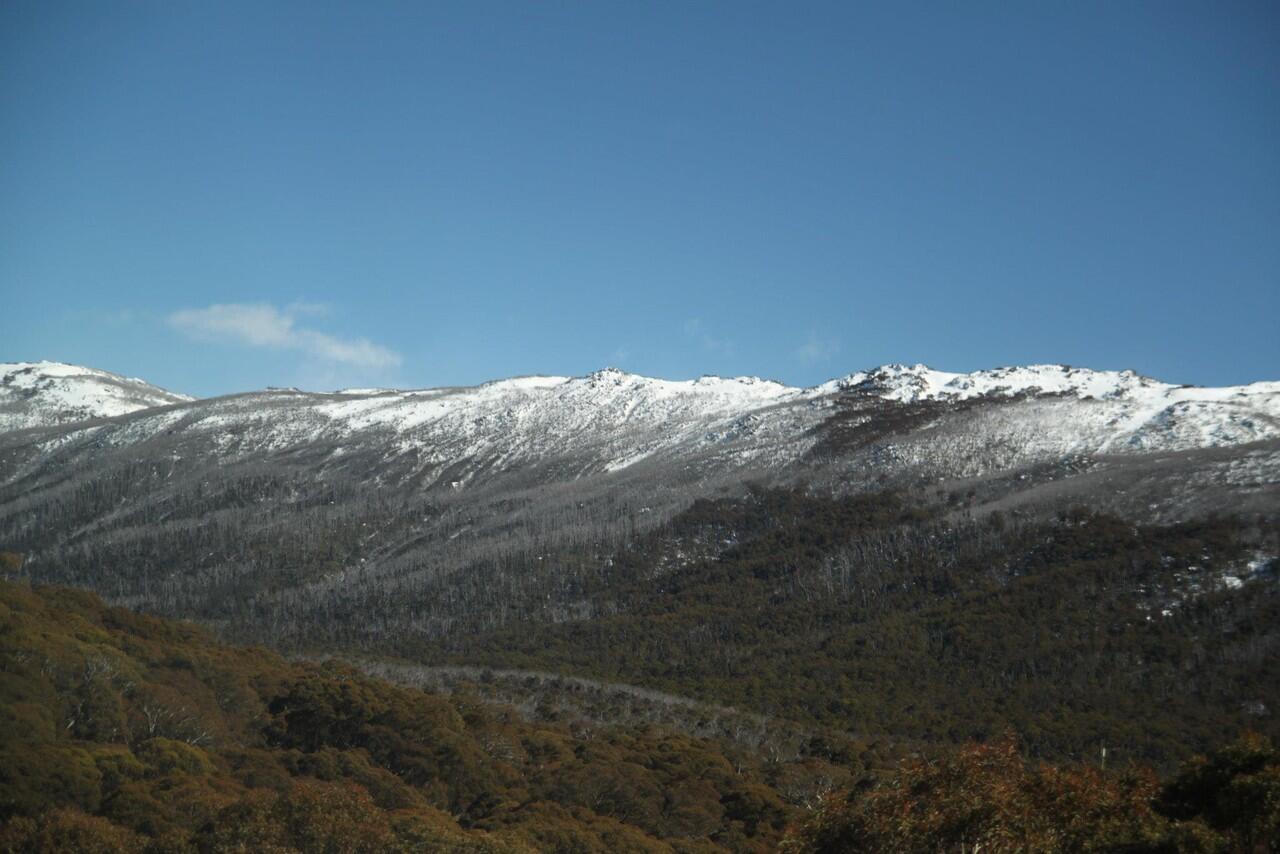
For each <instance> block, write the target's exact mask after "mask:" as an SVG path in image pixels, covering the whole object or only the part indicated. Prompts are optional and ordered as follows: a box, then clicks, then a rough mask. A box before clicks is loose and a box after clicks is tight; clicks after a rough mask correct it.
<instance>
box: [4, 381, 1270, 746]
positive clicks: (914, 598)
mask: <svg viewBox="0 0 1280 854" xmlns="http://www.w3.org/2000/svg"><path fill="white" fill-rule="evenodd" d="M1275 385H1276V384H1275V383H1257V384H1254V385H1252V386H1244V387H1239V388H1230V389H1201V388H1193V387H1185V386H1175V385H1170V384H1166V383H1161V382H1158V381H1155V380H1151V379H1148V378H1144V377H1140V376H1138V375H1136V374H1133V373H1131V372H1103V371H1090V370H1085V369H1073V368H1065V367H1062V366H1031V367H1024V368H1009V369H999V370H995V371H985V372H977V373H974V374H946V373H942V372H938V371H933V370H930V369H928V368H925V367H923V366H914V367H908V366H887V367H884V368H879V369H876V370H873V371H866V372H860V373H856V374H851V375H849V376H847V377H845V378H843V379H840V380H835V381H832V382H831V383H826V384H823V385H821V386H817V387H814V388H810V389H797V388H789V387H786V386H783V385H780V384H778V383H773V382H769V381H765V380H758V379H752V378H739V379H720V378H703V379H700V380H693V381H685V382H670V381H664V380H653V379H649V378H645V377H637V376H634V375H629V374H624V373H622V372H619V371H613V370H607V371H602V372H598V373H596V374H592V375H590V376H587V377H578V378H565V377H533V378H521V379H513V380H503V381H499V382H495V383H490V384H488V385H485V386H480V387H477V388H470V389H435V390H426V391H409V392H399V391H359V392H354V391H353V392H343V393H334V394H308V393H303V392H297V391H289V390H274V391H267V392H259V393H250V394H244V395H234V396H229V397H224V398H215V399H210V400H200V401H190V402H184V403H176V404H166V405H164V406H161V407H159V408H152V409H143V410H139V411H137V412H133V413H127V414H123V415H119V416H116V417H113V418H111V419H108V420H100V421H93V422H83V423H80V424H73V425H64V426H58V427H49V428H44V429H40V430H24V431H15V432H9V433H0V546H3V547H4V548H5V549H8V550H11V551H14V552H18V553H21V554H22V555H23V564H22V569H21V574H22V576H23V577H24V578H26V579H30V580H33V581H37V582H52V583H64V584H75V585H80V586H84V587H89V588H92V589H96V590H98V591H100V592H102V593H103V594H104V595H106V596H108V597H109V598H110V599H111V601H112V602H113V603H115V604H123V605H128V606H130V607H136V608H142V609H146V610H149V611H152V612H157V613H160V614H164V615H168V616H178V617H187V618H195V619H198V620H200V621H202V622H204V623H206V624H207V625H209V626H212V627H214V628H215V629H216V630H217V631H218V632H219V633H220V634H221V635H222V636H223V637H225V638H229V639H235V640H241V641H252V642H258V643H264V644H267V645H269V646H274V647H277V648H280V649H286V650H293V651H300V652H304V653H306V654H309V655H325V654H330V653H334V652H341V653H345V654H348V655H357V656H360V657H361V658H362V659H365V660H375V659H380V658H385V657H387V656H393V657H397V658H398V659H400V660H401V661H402V662H404V663H405V664H406V665H409V666H425V667H428V668H455V669H456V668H462V669H465V668H469V667H475V666H483V667H486V668H490V669H492V670H495V671H511V672H515V673H522V672H536V673H551V674H560V675H565V676H577V677H584V678H587V679H590V680H596V681H600V682H603V683H608V684H615V683H617V684H622V685H626V686H633V687H635V688H637V689H652V690H658V691H662V692H666V693H669V694H674V695H678V696H680V697H684V698H692V699H695V700H698V701H700V702H703V703H709V704H713V705H724V706H733V707H737V708H739V709H741V710H742V711H743V712H745V713H751V714H764V715H770V716H773V717H775V718H785V719H789V720H791V721H793V722H795V723H797V724H799V725H803V726H817V727H824V728H830V729H831V730H833V731H837V732H853V733H858V734H859V735H860V736H874V737H875V738H881V739H907V740H911V739H919V740H922V741H925V742H954V741H959V740H963V739H965V738H969V737H979V738H986V737H990V736H992V735H995V734H997V733H998V732H1000V731H1001V729H1002V728H1003V727H1006V726H1011V727H1013V728H1015V729H1016V730H1017V731H1019V732H1020V733H1023V734H1024V737H1025V739H1026V744H1027V746H1028V748H1029V749H1030V750H1032V751H1034V752H1035V753H1036V754H1037V755H1042V756H1047V757H1056V758H1078V757H1079V756H1081V755H1083V754H1084V752H1086V751H1087V750H1090V749H1092V748H1091V747H1090V745H1092V744H1095V743H1096V742H1097V741H1098V740H1101V739H1106V740H1108V742H1109V743H1111V744H1112V745H1113V746H1114V747H1116V748H1117V749H1123V750H1124V751H1127V755H1130V756H1132V757H1133V758H1143V759H1146V760H1149V761H1151V762H1154V763H1157V764H1159V765H1161V767H1169V766H1170V764H1171V763H1173V762H1176V761H1178V760H1179V759H1181V758H1184V757H1185V756H1187V755H1189V754H1190V753H1191V752H1194V751H1196V750H1203V749H1206V748H1207V747H1209V746H1210V745H1211V744H1212V743H1213V738H1214V734H1215V733H1216V732H1219V731H1226V730H1232V729H1238V728H1240V727H1242V726H1256V727H1257V728H1261V729H1263V730H1264V731H1268V732H1272V731H1274V727H1273V721H1274V714H1275V712H1274V710H1275V709H1277V708H1280V697H1277V696H1276V695H1275V692H1274V689H1273V688H1272V687H1271V686H1274V685H1275V684H1280V678H1277V674H1276V673H1275V672H1274V666H1273V664H1272V662H1273V660H1274V656H1271V655H1270V654H1269V652H1268V651H1269V650H1272V649H1274V646H1275V642H1276V641H1275V630H1274V628H1273V627H1274V625H1275V623H1276V614H1275V608H1276V601H1277V596H1276V591H1277V583H1276V571H1275V559H1276V557H1277V555H1280V542H1277V533H1276V531H1277V527H1278V526H1277V519H1280V438H1276V436H1277V430H1276V417H1275V412H1276V408H1277V406H1280V393H1278V392H1277V390H1276V387H1275ZM436 672H444V671H436ZM499 682H502V685H501V687H502V691H501V692H498V691H496V683H493V684H494V685H495V696H496V695H497V694H499V693H500V694H501V696H502V698H503V699H505V700H510V701H512V702H517V703H522V702H525V699H526V698H522V697H521V696H520V694H519V690H517V689H518V683H519V682H520V680H519V679H518V678H515V677H512V678H511V679H509V680H505V681H504V680H499ZM903 685H911V686H913V687H912V690H911V691H906V690H905V689H904V688H903V687H902V686H903ZM1081 696H1083V697H1084V698H1085V699H1084V700H1079V699H1078V698H1079V697H1081ZM1152 696H1156V697H1159V701H1158V702H1152V701H1151V700H1150V699H1149V698H1151V697H1152ZM1073 697H1075V698H1077V699H1073ZM1080 703H1083V705H1080ZM1064 706H1065V707H1067V708H1068V709H1073V711H1071V712H1070V713H1068V714H1065V715H1064V714H1062V713H1061V709H1062V708H1063V707H1064ZM1099 710H1101V711H1099ZM1259 710H1261V711H1259Z"/></svg>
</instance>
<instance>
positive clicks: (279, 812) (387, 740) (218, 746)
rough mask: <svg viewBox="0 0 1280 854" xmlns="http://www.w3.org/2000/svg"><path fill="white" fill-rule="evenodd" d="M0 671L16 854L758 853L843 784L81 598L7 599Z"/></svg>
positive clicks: (0, 777) (7, 835) (812, 770)
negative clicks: (527, 716) (796, 795)
mask: <svg viewBox="0 0 1280 854" xmlns="http://www.w3.org/2000/svg"><path fill="white" fill-rule="evenodd" d="M0 660H2V661H3V668H2V669H0V698H2V701H0V714H3V716H4V719H5V720H4V726H3V727H0V755H2V756H3V757H4V761H3V762H0V823H3V822H5V821H6V820H9V823H8V825H7V827H0V850H5V851H9V850H37V846H36V845H34V840H38V839H40V838H42V835H43V838H44V839H45V840H46V841H45V843H44V847H43V848H41V849H39V850H67V849H68V848H70V849H73V850H102V851H141V850H142V848H143V847H144V846H145V845H150V846H151V847H149V848H148V849H147V850H155V851H185V850H201V851H245V850H251V851H265V850H274V851H291V850H303V851H324V850H342V851H353V852H354V851H369V852H373V851H391V850H405V851H410V850H412V851H422V850H428V851H436V850H439V851H444V850H448V851H477V852H479V851H494V852H497V851H504V852H505V851H540V850H551V849H555V850H566V851H568V850H573V851H653V852H659V851H717V850H736V851H753V850H758V851H763V850H769V849H770V848H772V847H773V844H774V843H776V841H777V840H778V839H779V838H780V835H781V832H782V830H783V828H784V826H785V825H786V823H787V822H788V821H789V820H790V819H792V818H794V817H795V816H797V815H798V811H797V810H796V807H795V806H794V805H793V804H792V803H788V802H787V801H786V800H784V798H783V796H782V794H781V793H780V791H779V789H778V784H781V783H782V782H783V781H784V780H785V781H787V783H788V785H790V786H791V787H792V788H796V787H800V790H803V787H804V786H806V785H807V786H809V787H810V788H809V790H810V791H811V792H812V791H815V789H814V787H816V786H818V785H820V784H821V783H820V781H822V780H825V779H833V776H832V775H833V774H834V775H835V777H834V779H840V778H841V774H842V772H840V770H839V769H836V768H835V767H834V766H831V765H830V764H829V763H824V762H822V761H820V760H815V759H810V760H807V761H805V762H803V763H790V764H788V765H786V766H785V767H784V766H778V765H775V766H773V767H771V768H766V767H764V765H763V764H762V763H760V762H758V761H757V760H755V759H754V758H752V757H751V756H749V755H746V754H744V753H742V752H740V751H739V752H736V753H727V752H726V751H725V749H724V748H722V747H720V746H719V745H717V744H716V743H714V742H710V741H706V740H698V739H690V738H687V737H684V736H681V735H679V734H677V733H672V732H667V731H662V730H659V729H654V728H651V727H635V728H629V729H625V728H612V729H597V728H595V727H592V726H577V727H575V726H574V725H573V724H572V722H566V723H562V724H541V725H532V724H529V723H528V722H526V721H524V720H522V719H521V718H520V717H519V716H517V715H515V714H514V713H513V712H512V711H511V710H510V709H504V708H502V707H497V706H490V705H486V704H483V703H480V702H478V701H476V700H475V699H474V698H471V699H468V698H467V697H465V696H455V697H454V698H452V699H451V698H448V697H444V696H439V695H431V694H425V693H422V692H420V691H416V690H413V689H408V688H400V687H396V686H394V685H391V684H389V683H386V682H381V681H378V680H374V679H370V678H367V677H365V676H362V675H361V674H360V673H359V672H357V671H355V670H353V669H351V668H349V667H346V666H343V665H341V664H337V663H329V664H298V663H291V662H288V661H285V660H284V659H282V658H280V657H279V656H277V655H275V654H272V653H269V652H266V651H265V650H262V649H252V648H236V647H226V646H222V645H219V644H217V643H216V642H214V641H213V640H212V638H211V637H210V636H209V635H208V634H206V633H205V632H203V631H201V630H199V629H196V628H194V627H192V626H189V625H183V624H178V623H169V622H165V621H162V620H157V619H154V618H151V617H144V616H139V615H136V614H132V613H130V612H128V611H124V610H121V609H113V608H108V607H106V606H105V605H103V603H102V602H101V601H99V600H98V599H97V598H96V597H94V596H92V595H90V594H86V593H82V592H77V591H72V590H68V589H59V588H41V589H32V588H28V587H25V586H19V585H14V584H8V583H0ZM843 775H844V776H847V772H844V774H843ZM806 781H807V782H806ZM24 817H35V818H42V819H43V829H41V827H42V826H41V825H39V824H32V823H24V821H25V819H24ZM23 839H26V840H27V842H25V843H23V842H21V840H23ZM15 845H16V847H14V846H15Z"/></svg>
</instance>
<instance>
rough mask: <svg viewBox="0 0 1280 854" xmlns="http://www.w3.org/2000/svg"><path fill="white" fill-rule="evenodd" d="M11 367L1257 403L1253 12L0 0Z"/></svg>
mask: <svg viewBox="0 0 1280 854" xmlns="http://www.w3.org/2000/svg"><path fill="white" fill-rule="evenodd" d="M0 316H3V318H4V323H3V335H2V336H0V361H19V360H32V359H42V358H45V359H56V360H61V361H71V362H78V363H84V364H89V365H93V366H96V367H101V368H105V369H108V370H113V371H116V372H120V373H126V374H130V375H138V376H143V377H145V378H147V379H149V380H152V381H153V382H157V383H159V384H161V385H164V386H167V387H170V388H174V389H176V390H180V391H186V392H189V393H193V394H200V395H207V394H215V393H221V392H228V391H235V390H246V389H251V388H260V387H263V386H266V385H300V386H303V387H310V388H321V389H323V388H334V387H338V386H349V385H403V386H428V385H446V384H470V383H475V382H479V381H483V380H486V379H492V378H496V377H502V376H508V375H513V374H522V373H560V374H580V373H585V372H588V371H591V370H594V369H596V368H600V367H603V366H605V365H615V366H617V367H620V368H623V369H625V370H629V371H635V372H639V373H646V374H650V375H657V376H666V377H673V378H679V377H691V376H697V375H699V374H703V373H718V374H726V375H743V374H755V375H761V376H767V377H772V378H776V379H780V380H783V381H786V382H790V383H795V384H810V383H814V382H817V381H820V380H823V379H827V378H829V377H832V376H837V375H841V374H844V373H848V372H851V371H853V370H857V369H860V368H865V367H869V366H872V365H876V364H880V363H884V362H911V363H914V362H926V363H928V364H931V365H933V366H934V367H937V368H942V369H947V370H973V369H977V368H983V367H995V366H998V365H1005V364H1015V363H1027V362H1065V363H1069V364H1076V365H1086V366H1091V367H1103V368H1134V369H1136V370H1139V371H1141V372H1143V373H1148V374H1152V375H1155V376H1158V377H1161V378H1163V379H1167V380H1171V381H1177V382H1192V383H1201V384H1227V383H1238V382H1248V381H1252V380H1258V379H1278V378H1280V4H1277V3H1275V2H1259V3H1238V2H1216V1H1215V2H1203V3H1181V2H1170V1H1168V0H1160V2H1152V3H1140V2H1101V3H1085V2H1063V3H1049V2H1030V3H999V4H991V5H985V4H982V3H978V2H973V3H970V2H965V3H928V4H911V3H899V2H887V3H883V4H867V3H852V2H838V3H831V4H821V3H793V2H776V3H766V4H756V3H748V2H742V0H734V2H727V3H709V2H696V1H695V0H679V1H678V2H670V3H659V2H652V3H651V2H643V3H636V2H594V0H593V1H592V2H581V3H572V2H567V3H557V2H538V3H531V2H521V3H510V4H506V3H489V2H481V1H480V0H460V2H456V3H428V2H413V3H404V4H401V3H390V2H368V3H363V2H361V3H356V2H351V3H326V2H314V0H310V1H309V2H300V3H285V2H274V3H272V2H263V0H253V2H222V1H221V0H220V2H216V3H215V2H181V1H180V2H165V1H164V0H155V2H147V3H132V2H111V3H104V2H98V0H93V2H56V3H50V2H45V0H37V2H26V0H6V2H4V3H2V4H0Z"/></svg>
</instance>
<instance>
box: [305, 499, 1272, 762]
mask: <svg viewBox="0 0 1280 854" xmlns="http://www.w3.org/2000/svg"><path fill="white" fill-rule="evenodd" d="M963 501H964V497H963V496H958V497H952V498H951V499H948V498H947V497H946V496H943V497H942V500H941V501H939V502H936V503H933V504H923V503H920V502H916V501H908V500H904V499H902V498H899V497H896V496H894V495H893V494H889V493H882V494H876V495H869V496H867V495H863V496H854V497H846V498H831V497H821V496H814V495H809V494H805V493H804V492H801V491H799V490H776V489H758V490H753V491H751V492H750V493H749V494H747V495H746V496H744V497H741V498H724V499H719V500H714V501H708V500H704V501H699V502H695V503H694V504H693V505H692V506H691V507H690V508H689V509H688V510H687V511H685V512H684V513H682V514H680V515H678V516H677V517H676V518H675V519H674V520H673V522H672V523H671V524H670V525H669V526H666V527H664V528H663V529H661V530H659V531H655V532H654V533H652V534H649V535H647V536H643V537H639V538H636V539H635V540H634V541H632V543H631V544H630V545H629V546H628V547H627V548H625V549H621V550H618V551H617V552H616V553H614V554H613V555H612V556H611V557H610V558H609V559H608V565H607V567H606V568H604V569H603V570H601V569H599V567H597V571H596V572H594V573H588V572H585V571H583V572H581V573H578V574H577V578H579V579H580V581H579V584H580V587H579V591H578V594H579V595H580V596H581V597H582V598H583V600H584V601H587V602H590V603H591V613H589V614H584V615H582V616H579V617H578V618H576V619H559V620H551V619H545V618H543V619H536V618H526V619H516V620H512V621H510V622H509V623H508V624H506V625H504V626H502V627H500V628H498V629H496V630H493V631H488V632H483V631H481V632H468V631H459V632H456V633H455V634H453V635H451V636H448V637H442V638H431V639H424V637H423V636H421V635H416V636H415V635H413V634H407V635H405V636H403V637H401V638H399V639H398V640H396V641H393V642H387V641H385V640H382V639H380V638H379V637H378V632H377V629H376V627H374V629H373V630H372V631H369V630H368V629H367V624H358V623H347V622H344V621H343V620H341V619H335V620H332V621H331V622H330V623H329V624H328V626H327V631H328V632H329V637H328V640H327V643H329V644H332V645H336V646H339V647H342V646H346V647H348V648H363V649H381V650H384V651H386V652H387V653H392V654H396V655H398V656H400V657H402V658H405V659H408V660H411V661H415V662H419V663H422V662H428V663H436V664H455V665H460V664H472V665H474V664H477V663H478V664H485V665H489V666H492V667H502V668H513V669H526V670H532V671H555V672H563V673H574V674H580V675H589V676H593V677H595V678H598V679H601V680H606V681H613V682H621V683H629V684H636V685H644V686H648V687H653V688H659V689H662V690H665V691H669V692H671V693H674V694H679V695H683V696H688V697H693V698H697V699H700V700H704V701H708V702H714V703H720V704H724V705H729V706H735V707H739V708H744V709H751V710H754V711H756V712H759V713H762V714H767V715H772V716H777V717H783V718H787V719H791V720H796V721H800V722H805V723H809V724H813V725H821V726H824V727H829V728H833V729H837V730H840V731H842V732H847V733H856V734H857V735H858V736H860V737H870V736H891V737H894V738H899V739H901V738H912V739H920V740H925V741H943V742H950V743H958V742H962V741H964V740H967V739H989V738H992V737H995V736H997V735H999V734H1000V733H1001V732H1003V731H1005V730H1006V729H1013V730H1015V731H1017V732H1018V733H1020V734H1021V736H1022V738H1023V744H1024V746H1025V747H1026V748H1027V749H1028V750H1030V751H1031V752H1032V753H1033V754H1034V755H1037V756H1042V757H1046V758H1054V759H1067V760H1079V759H1084V758H1088V757H1092V756H1094V755H1095V754H1096V753H1097V752H1098V751H1099V750H1100V748H1101V747H1102V746H1104V745H1105V746H1106V747H1108V749H1109V750H1110V751H1111V752H1112V755H1115V756H1120V757H1123V758H1125V759H1131V760H1137V761H1143V762H1151V763H1155V764H1156V765H1158V766H1159V767H1162V768H1165V769H1168V768H1171V767H1172V766H1173V764H1175V763H1176V762H1177V761H1180V760H1181V759H1184V758H1186V757H1187V756H1188V755H1190V754H1191V753H1194V752H1198V751H1203V750H1206V749H1209V748H1210V747H1211V746H1212V745H1213V744H1215V743H1216V742H1217V741H1218V740H1219V739H1220V737H1221V733H1223V732H1234V731H1239V730H1241V729H1242V728H1246V727H1251V728H1255V729H1259V730H1261V731H1264V732H1267V733H1270V734H1272V735H1275V734H1278V733H1280V730H1277V723H1276V717H1275V710H1277V709H1280V665H1278V664H1277V658H1276V656H1275V654H1274V653H1275V650H1276V648H1277V644H1280V595H1277V594H1278V593H1280V585H1278V584H1277V580H1278V579H1277V575H1276V566H1275V563H1274V562H1272V561H1268V560H1263V559H1259V558H1258V557H1257V555H1259V554H1271V555H1274V554H1276V553H1277V548H1276V533H1277V531H1276V529H1275V526H1274V524H1273V521H1272V520H1269V519H1265V518H1263V519H1252V520H1245V519H1241V518H1236V517H1225V516H1224V517H1210V518H1205V519H1200V520H1194V521H1188V522H1183V523H1178V524H1173V525H1163V526H1160V525H1134V524H1131V523H1129V522H1126V521H1125V520H1123V519H1120V518H1117V517H1114V516H1110V515H1105V514H1098V513H1091V512H1089V511H1088V510H1085V509H1081V508H1077V509H1074V510H1068V511H1064V512H1062V513H1061V514H1059V515H1058V516H1056V517H1054V518H1049V519H1020V518H1018V517H1012V516H1003V515H990V516H987V517H985V518H983V519H973V518H969V517H967V516H966V515H965V513H964V511H963ZM957 502H958V503H957ZM559 559H560V560H561V561H562V562H563V563H572V560H573V559H572V556H570V557H564V556H559ZM579 561H580V562H581V563H582V564H585V563H586V558H585V557H580V558H579ZM383 607H385V608H386V609H387V610H390V611H392V612H394V611H395V610H396V609H397V608H405V609H411V608H412V607H413V600H412V599H409V600H408V601H404V602H400V603H395V602H390V601H387V602H380V603H379V607H373V608H370V609H369V610H368V611H365V613H378V614H381V613H382V608H383ZM334 613H335V615H337V614H339V613H340V611H337V610H335V611H334Z"/></svg>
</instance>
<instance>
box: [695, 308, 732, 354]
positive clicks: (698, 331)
mask: <svg viewBox="0 0 1280 854" xmlns="http://www.w3.org/2000/svg"><path fill="white" fill-rule="evenodd" d="M684 334H685V336H686V337H687V338H690V339H691V340H694V341H697V342H698V343H699V344H701V345H702V349H704V350H706V351H708V352H710V353H721V354H723V355H725V356H732V355H733V349H734V348H733V342H732V341H730V340H729V339H728V338H720V337H717V336H715V335H712V334H711V332H710V330H708V329H707V328H706V326H704V325H703V323H702V320H701V319H700V318H697V317H691V318H689V319H688V320H686V321H685V322H684Z"/></svg>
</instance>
